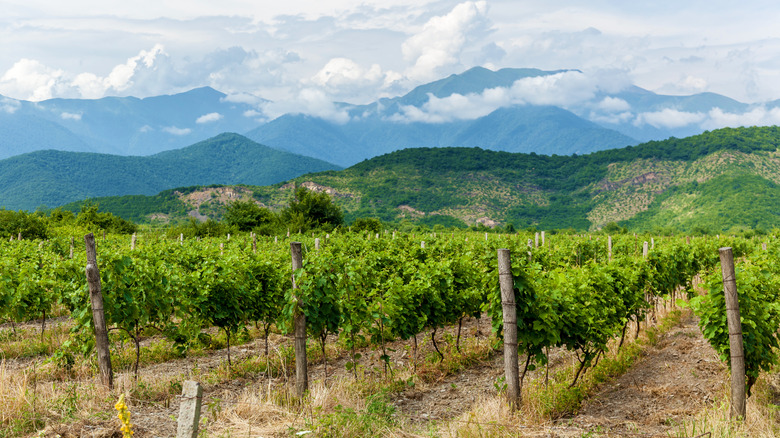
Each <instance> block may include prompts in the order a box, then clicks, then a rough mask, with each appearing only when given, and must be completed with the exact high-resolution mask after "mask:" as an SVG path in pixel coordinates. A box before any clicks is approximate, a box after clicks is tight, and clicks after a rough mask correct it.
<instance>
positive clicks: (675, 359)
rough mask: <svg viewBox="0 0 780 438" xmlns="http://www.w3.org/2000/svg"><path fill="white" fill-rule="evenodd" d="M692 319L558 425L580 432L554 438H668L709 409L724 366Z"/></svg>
mask: <svg viewBox="0 0 780 438" xmlns="http://www.w3.org/2000/svg"><path fill="white" fill-rule="evenodd" d="M696 324H697V321H696V320H695V319H694V318H693V317H687V318H684V319H683V321H682V322H681V324H680V325H679V326H677V327H674V328H673V329H671V330H670V331H669V332H667V333H666V334H665V335H663V336H662V338H661V339H660V340H659V341H658V343H657V344H656V345H655V346H654V347H650V348H648V350H647V351H646V352H645V354H644V356H643V358H641V359H640V361H638V362H637V363H636V364H635V365H634V366H633V367H632V368H631V369H630V370H629V371H628V372H627V373H626V374H624V375H623V376H621V377H619V378H617V379H616V380H614V381H613V382H610V383H609V384H606V385H604V387H602V388H601V389H600V390H599V391H598V393H596V394H595V395H593V396H592V397H590V398H589V399H588V400H587V401H586V402H585V403H584V404H583V406H582V408H581V409H580V412H579V413H578V414H577V415H576V416H574V417H573V418H570V419H565V420H562V421H560V422H559V425H561V426H566V427H572V428H577V429H580V431H579V432H578V433H577V434H574V435H569V434H567V433H566V432H563V433H561V434H559V435H553V436H561V437H564V436H581V433H582V432H583V431H589V432H591V433H593V434H594V435H593V436H644V437H655V436H659V437H660V436H663V437H667V436H669V435H668V434H669V433H673V432H674V431H675V430H676V426H675V425H678V424H680V423H682V422H683V421H685V420H687V419H690V418H691V417H693V416H695V415H696V414H697V413H698V412H699V411H701V410H702V409H703V408H704V407H705V406H709V405H711V404H712V403H713V402H714V400H715V398H716V397H717V396H718V395H719V394H720V393H722V391H723V388H724V385H727V384H728V377H727V369H726V366H725V365H724V364H723V363H722V362H721V361H720V359H719V358H718V356H717V354H716V353H715V351H714V350H713V349H712V347H711V346H710V345H709V343H708V342H707V341H706V340H705V339H704V337H703V336H702V334H701V331H700V330H699V328H698V327H697V325H696Z"/></svg>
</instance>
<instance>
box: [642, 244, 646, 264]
mask: <svg viewBox="0 0 780 438" xmlns="http://www.w3.org/2000/svg"><path fill="white" fill-rule="evenodd" d="M642 258H644V259H646V258H647V240H645V243H643V244H642Z"/></svg>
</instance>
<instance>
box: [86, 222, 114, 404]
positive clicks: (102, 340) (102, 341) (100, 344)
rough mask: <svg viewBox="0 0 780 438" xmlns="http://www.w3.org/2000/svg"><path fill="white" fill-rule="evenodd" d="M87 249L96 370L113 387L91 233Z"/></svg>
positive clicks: (87, 238)
mask: <svg viewBox="0 0 780 438" xmlns="http://www.w3.org/2000/svg"><path fill="white" fill-rule="evenodd" d="M84 243H85V245H86V248H87V268H86V271H87V285H88V286H89V300H90V302H91V303H92V321H93V322H94V325H95V347H96V350H97V355H98V368H100V380H101V382H102V383H103V384H104V385H106V386H108V389H112V388H113V387H114V373H113V371H112V370H111V351H110V350H109V348H108V330H106V318H105V315H104V314H103V294H102V292H101V290H100V271H99V270H98V265H97V253H96V251H95V236H94V235H93V234H92V233H89V234H87V235H86V236H84Z"/></svg>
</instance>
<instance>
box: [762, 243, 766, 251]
mask: <svg viewBox="0 0 780 438" xmlns="http://www.w3.org/2000/svg"><path fill="white" fill-rule="evenodd" d="M761 249H762V250H764V251H766V242H764V243H762V244H761Z"/></svg>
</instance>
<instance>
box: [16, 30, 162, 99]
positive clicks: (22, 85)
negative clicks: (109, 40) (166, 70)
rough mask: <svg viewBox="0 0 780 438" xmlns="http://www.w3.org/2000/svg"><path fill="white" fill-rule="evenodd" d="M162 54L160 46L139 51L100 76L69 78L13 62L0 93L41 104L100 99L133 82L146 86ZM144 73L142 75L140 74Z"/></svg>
mask: <svg viewBox="0 0 780 438" xmlns="http://www.w3.org/2000/svg"><path fill="white" fill-rule="evenodd" d="M161 55H164V50H163V47H162V46H161V45H159V44H158V45H155V46H154V47H153V48H152V49H151V50H149V51H146V50H141V51H140V52H139V54H138V55H136V56H132V57H130V58H128V59H127V61H126V62H124V63H122V64H119V65H117V66H115V67H114V68H113V69H112V70H111V72H110V73H109V74H108V75H107V76H105V77H101V76H98V75H96V74H94V73H89V72H84V73H79V74H77V75H75V76H72V75H70V74H68V73H66V72H65V71H64V70H61V69H55V68H51V67H49V66H46V65H44V64H43V63H41V62H40V61H37V60H34V59H21V60H19V61H17V62H16V63H15V64H14V65H13V66H12V67H11V68H10V69H8V71H6V72H5V73H4V74H3V76H2V77H0V92H2V93H5V94H10V95H14V96H19V97H21V98H22V99H26V100H31V101H41V100H46V99H51V98H52V97H82V98H87V99H94V98H100V97H103V96H105V95H106V94H108V93H113V94H121V93H122V92H124V91H126V90H128V89H129V88H130V87H131V86H133V85H134V84H135V81H136V79H139V82H141V83H143V84H144V86H148V85H149V84H150V83H153V81H146V80H145V79H148V76H149V74H148V72H149V71H155V70H157V65H156V60H157V59H158V58H159V57H160V56H161ZM144 72H147V73H146V75H143V73H144ZM139 75H141V78H138V76H139Z"/></svg>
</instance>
